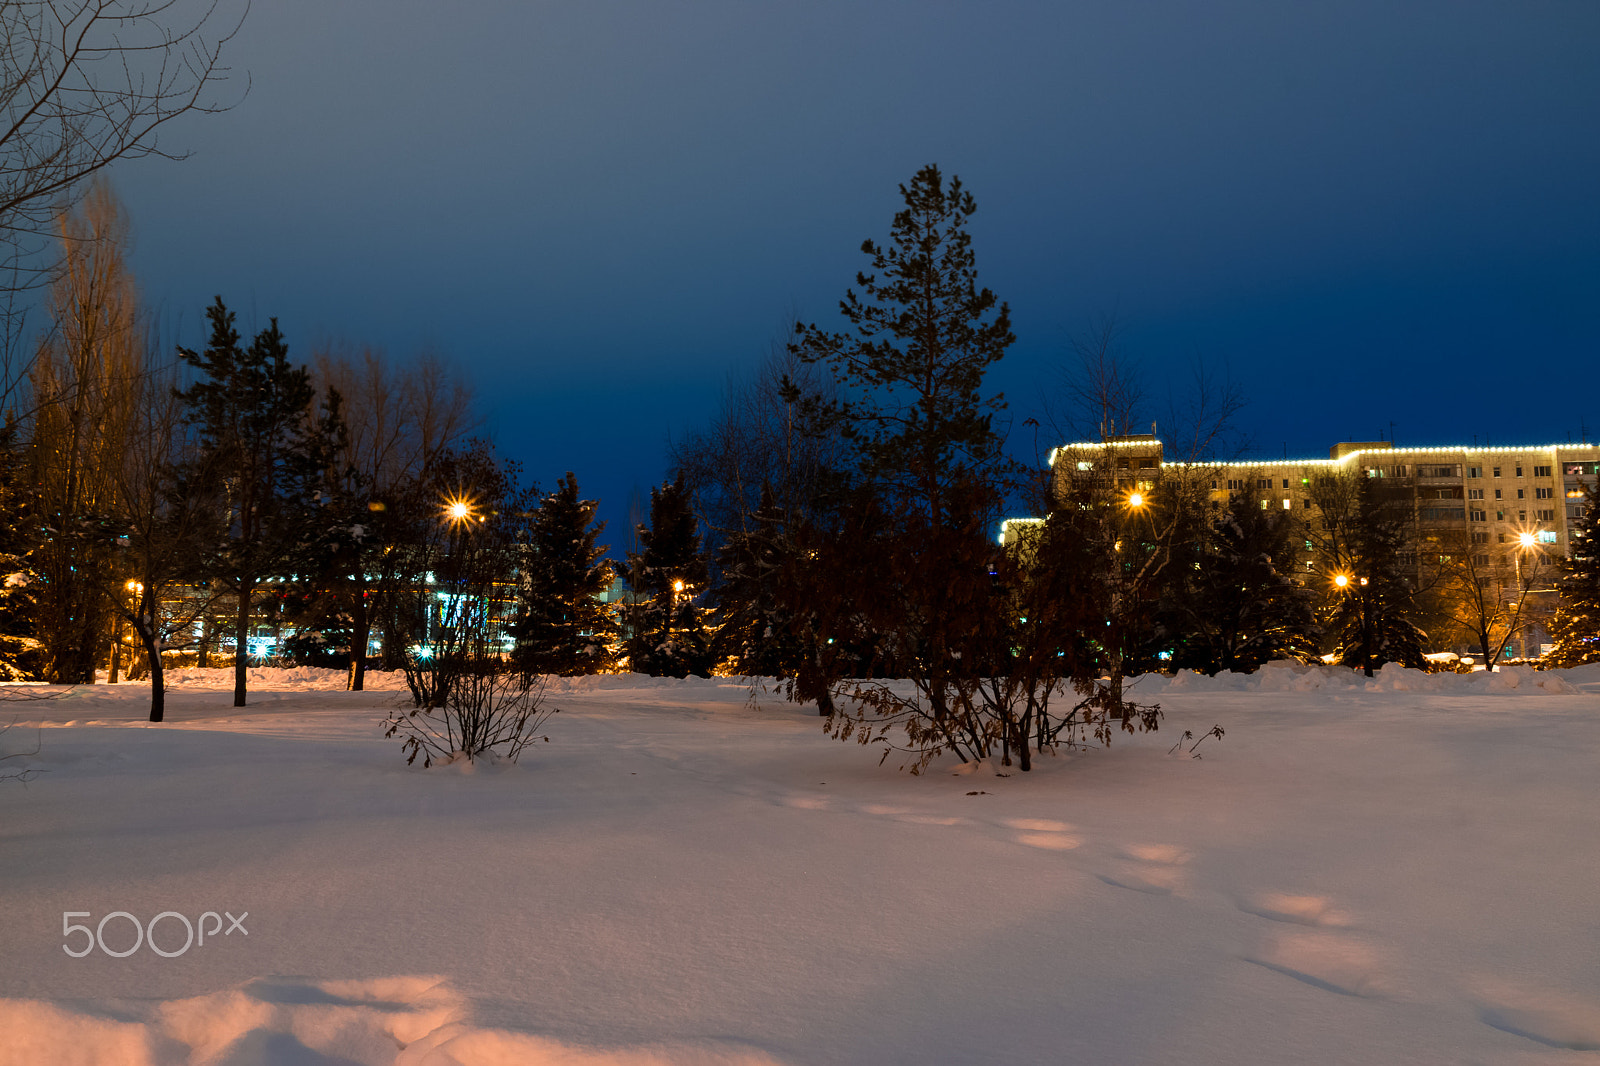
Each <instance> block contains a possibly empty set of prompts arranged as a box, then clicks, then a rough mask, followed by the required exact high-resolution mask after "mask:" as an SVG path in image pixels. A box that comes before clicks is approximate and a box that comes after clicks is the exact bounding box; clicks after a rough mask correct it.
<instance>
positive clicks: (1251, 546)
mask: <svg viewBox="0 0 1600 1066" xmlns="http://www.w3.org/2000/svg"><path fill="white" fill-rule="evenodd" d="M1296 532H1297V526H1296V523H1295V522H1294V520H1293V518H1292V517H1291V516H1290V515H1289V514H1288V513H1286V512H1284V511H1278V510H1270V509H1264V508H1261V507H1259V506H1255V501H1254V500H1251V499H1247V498H1245V497H1243V496H1236V497H1234V498H1233V500H1232V501H1231V502H1230V505H1229V509H1228V510H1227V511H1226V512H1225V513H1223V514H1222V516H1221V517H1219V518H1218V519H1217V520H1216V521H1215V522H1214V523H1212V525H1211V528H1210V529H1209V530H1208V531H1207V534H1206V536H1205V537H1204V539H1203V540H1202V541H1201V542H1200V543H1198V544H1196V545H1194V546H1193V547H1192V549H1191V550H1190V551H1189V552H1187V553H1184V554H1182V555H1180V556H1179V557H1176V558H1175V559H1174V565H1173V566H1172V567H1171V568H1170V571H1169V573H1170V574H1171V575H1172V578H1173V581H1172V582H1171V587H1169V588H1168V589H1167V590H1165V595H1164V596H1163V597H1162V599H1163V601H1164V602H1163V606H1162V611H1161V627H1162V629H1163V631H1164V637H1165V640H1166V642H1167V644H1168V645H1169V647H1170V648H1171V650H1172V653H1173V657H1172V665H1173V666H1176V667H1187V668H1189V669H1192V670H1198V671H1201V672H1202V673H1206V674H1216V673H1219V672H1221V671H1233V672H1236V673H1250V672H1252V671H1254V670H1256V669H1258V668H1259V667H1260V666H1262V665H1263V664H1265V663H1268V662H1271V661H1272V660H1274V659H1302V660H1306V659H1311V658H1314V657H1315V656H1316V651H1317V645H1316V634H1317V627H1316V621H1315V618H1314V616H1313V613H1312V602H1311V594H1310V593H1309V592H1308V591H1307V590H1306V589H1305V588H1303V587H1301V586H1299V585H1297V584H1295V582H1294V579H1293V578H1292V577H1291V576H1290V575H1291V574H1292V572H1293V568H1294V560H1295V555H1296V552H1295V546H1294V544H1293V542H1292V539H1291V538H1293V537H1294V536H1295V534H1296Z"/></svg>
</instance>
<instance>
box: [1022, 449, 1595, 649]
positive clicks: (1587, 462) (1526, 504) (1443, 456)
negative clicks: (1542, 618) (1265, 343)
mask: <svg viewBox="0 0 1600 1066" xmlns="http://www.w3.org/2000/svg"><path fill="white" fill-rule="evenodd" d="M1049 461H1050V465H1051V469H1052V471H1053V473H1054V479H1055V481H1056V484H1057V486H1058V489H1059V490H1060V491H1061V493H1062V496H1063V498H1065V496H1066V490H1067V489H1068V486H1069V485H1071V484H1072V483H1073V482H1074V481H1075V480H1079V479H1085V478H1087V479H1092V480H1093V481H1096V482H1098V483H1100V484H1101V485H1104V486H1109V487H1114V488H1115V489H1116V490H1117V491H1119V492H1121V493H1125V494H1126V495H1127V496H1128V498H1130V499H1133V498H1134V494H1136V493H1140V492H1145V491H1148V490H1150V489H1152V488H1154V486H1155V483H1156V480H1157V479H1158V478H1159V477H1161V476H1164V475H1172V474H1179V473H1181V474H1184V475H1187V476H1188V477H1190V478H1193V479H1196V480H1198V481H1199V485H1198V486H1197V488H1198V490H1199V491H1200V492H1202V493H1204V494H1205V495H1207V496H1208V497H1209V503H1210V506H1211V507H1212V508H1213V509H1215V510H1219V511H1220V510H1221V509H1222V508H1224V507H1226V506H1227V503H1228V500H1229V499H1231V498H1233V497H1235V496H1241V497H1243V498H1245V499H1248V500H1252V501H1254V502H1255V503H1257V504H1258V505H1259V506H1260V507H1262V508H1263V509H1272V510H1282V511H1288V512H1291V513H1293V514H1294V515H1295V516H1296V517H1297V518H1299V519H1300V520H1302V521H1304V522H1305V523H1306V525H1307V527H1308V536H1309V535H1310V530H1311V529H1314V528H1315V527H1316V526H1317V524H1318V523H1320V521H1321V513H1320V511H1319V510H1318V508H1317V504H1316V502H1315V499H1314V496H1313V492H1312V483H1313V479H1315V478H1316V477H1317V476H1318V475H1321V474H1328V473H1352V474H1355V475H1358V476H1363V477H1369V478H1383V479H1385V480H1386V481H1388V482H1390V485H1391V487H1392V488H1393V489H1395V490H1396V493H1395V495H1396V497H1397V498H1398V499H1399V500H1401V501H1404V500H1406V499H1408V498H1409V501H1410V506H1411V508H1412V512H1413V516H1414V522H1415V524H1414V527H1413V528H1414V531H1415V532H1414V545H1415V551H1414V555H1413V560H1414V562H1415V564H1416V565H1417V566H1418V574H1419V577H1420V576H1422V573H1423V570H1424V569H1425V564H1426V561H1427V557H1428V555H1429V553H1437V554H1439V555H1441V556H1443V555H1447V554H1449V555H1457V554H1461V553H1469V552H1470V553H1472V554H1473V556H1474V557H1475V559H1476V560H1477V561H1478V562H1479V563H1481V564H1482V565H1483V566H1484V567H1485V569H1483V570H1481V571H1474V573H1477V574H1480V575H1482V576H1479V577H1477V580H1478V583H1479V584H1480V585H1486V584H1489V583H1491V582H1499V583H1500V584H1502V585H1504V584H1509V579H1510V578H1511V577H1512V573H1511V571H1512V570H1516V571H1517V572H1516V575H1515V576H1516V577H1517V578H1519V579H1520V578H1523V577H1526V576H1527V574H1526V570H1525V569H1524V568H1525V567H1526V566H1527V565H1528V553H1529V552H1530V551H1537V552H1539V553H1540V554H1541V555H1542V556H1543V558H1542V559H1541V560H1539V562H1540V563H1546V564H1547V563H1548V562H1550V561H1553V560H1555V559H1558V558H1561V557H1564V556H1565V555H1567V554H1568V551H1569V545H1570V536H1571V530H1572V526H1573V523H1574V522H1575V520H1576V519H1577V518H1578V516H1579V515H1580V514H1581V513H1582V509H1583V503H1584V499H1583V498H1584V487H1585V485H1592V484H1594V483H1595V481H1596V480H1597V479H1600V445H1595V444H1571V443H1568V444H1542V445H1525V446H1519V447H1492V448H1491V447H1477V446H1466V445H1441V446H1438V447H1425V448H1398V447H1395V446H1394V444H1393V443H1392V442H1389V441H1346V442H1342V443H1339V444H1335V445H1334V446H1333V447H1332V448H1330V449H1329V451H1328V457H1327V458H1326V459H1323V458H1304V459H1302V458H1284V459H1258V460H1249V461H1245V462H1227V463H1207V462H1202V463H1181V462H1168V461H1167V459H1166V457H1165V455H1164V454H1163V445H1162V442H1161V441H1160V439H1159V438H1157V437H1156V436H1154V435H1153V434H1150V435H1137V436H1127V437H1117V438H1112V439H1109V440H1106V441H1100V442H1093V443H1078V444H1068V445H1064V446H1062V447H1060V448H1057V449H1055V450H1054V451H1053V452H1051V454H1050V459H1049ZM1030 521H1033V520H1028V519H1011V520H1008V521H1007V522H1005V523H1004V524H1003V525H1002V528H1001V534H1000V541H1001V543H1003V544H1007V543H1011V542H1013V541H1015V540H1016V539H1017V538H1018V537H1019V536H1020V535H1021V532H1022V530H1023V529H1024V528H1025V527H1026V524H1027V523H1028V522H1030ZM1524 538H1526V540H1525V539H1524ZM1502 546H1503V547H1502ZM1317 567H1318V560H1317V558H1316V553H1315V551H1314V550H1313V541H1312V540H1310V539H1308V540H1306V542H1305V547H1304V550H1303V551H1302V553H1301V557H1300V559H1299V562H1298V564H1297V569H1298V570H1299V572H1300V573H1301V574H1303V575H1304V579H1303V580H1304V581H1305V582H1306V583H1309V582H1310V581H1313V580H1316V578H1315V576H1314V575H1315V574H1316V572H1317ZM1498 569H1504V570H1506V571H1507V573H1506V574H1504V575H1499V574H1498ZM1539 572H1540V574H1541V576H1540V579H1539V581H1540V583H1541V584H1544V582H1545V581H1546V580H1547V579H1546V577H1545V575H1549V576H1553V572H1552V571H1551V570H1549V569H1547V568H1542V569H1541V570H1540V571H1539ZM1539 639H1540V638H1539V636H1538V635H1537V633H1535V634H1534V635H1531V636H1529V637H1527V638H1524V641H1523V642H1520V643H1521V646H1522V648H1523V654H1537V650H1535V649H1537V647H1538V641H1539Z"/></svg>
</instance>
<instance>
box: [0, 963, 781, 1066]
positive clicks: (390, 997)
mask: <svg viewBox="0 0 1600 1066" xmlns="http://www.w3.org/2000/svg"><path fill="white" fill-rule="evenodd" d="M113 1010H115V1011H116V1013H117V1014H120V1015H121V1016H120V1017H116V1016H111V1014H109V1013H108V1012H107V1011H105V1010H93V1009H86V1008H83V1007H75V1006H62V1005H59V1004H54V1003H49V1002H44V1001H40V1000H0V1066H41V1064H46V1063H48V1064H50V1066H78V1064H84V1066H91V1064H115V1066H160V1064H169V1063H185V1064H191V1066H224V1064H227V1066H233V1064H238V1066H244V1064H246V1063H251V1064H254V1063H260V1064H263V1066H270V1064H283V1066H300V1064H307V1063H316V1064H323V1063H330V1064H331V1063H340V1064H346V1063H359V1064H361V1066H775V1064H776V1060H774V1059H772V1058H770V1057H769V1056H767V1055H765V1054H762V1053H760V1052H757V1051H752V1050H746V1049H741V1048H737V1047H733V1046H729V1045H726V1044H719V1043H716V1042H703V1043H697V1044H689V1043H677V1044H658V1045H653V1046H645V1047H636V1048H594V1047H583V1046H579V1045H573V1044H567V1043H563V1042H561V1041H558V1040H553V1039H549V1038H545V1037H539V1036H533V1035H530V1034H527V1033H516V1032H509V1031H506V1030H502V1029H493V1028H484V1027H480V1026H476V1025H473V1024H472V1023H471V1021H470V1015H469V1011H468V1010H467V1006H466V1000H465V999H464V998H463V997H462V996H461V995H460V994H459V993H457V992H456V991H455V990H454V989H452V988H451V987H450V983H449V982H448V981H447V980H445V979H444V978H442V977H438V976H404V977H388V978H376V979H369V980H364V981H320V980H315V979H311V978H302V977H274V978H260V979H256V980H252V981H247V982H245V983H244V984H241V985H239V986H238V987H236V988H232V989H228V990H226V991H223V992H216V993H212V994H210V995H205V996H195V997H192V998H188V999H178V1000H168V1001H166V1002H155V1003H149V1002H144V1003H137V1002H135V1003H127V1002H124V1003H122V1004H119V1005H117V1007H116V1008H113Z"/></svg>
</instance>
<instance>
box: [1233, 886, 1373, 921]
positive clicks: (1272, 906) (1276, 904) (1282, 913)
mask: <svg viewBox="0 0 1600 1066" xmlns="http://www.w3.org/2000/svg"><path fill="white" fill-rule="evenodd" d="M1239 909H1240V910H1242V911H1244V912H1245V913H1246V914H1254V915H1255V916H1256V917H1258V918H1267V919H1269V920H1271V921H1274V922H1288V923H1289V924H1291V925H1311V926H1320V927H1323V928H1333V929H1343V928H1345V927H1347V926H1349V925H1350V924H1351V921H1350V916H1349V915H1348V914H1346V913H1345V912H1343V911H1341V910H1338V909H1336V908H1335V907H1334V905H1333V901H1332V900H1330V899H1328V898H1327V897H1326V896H1291V895H1287V894H1285V893H1282V892H1262V893H1258V894H1257V895H1254V896H1251V897H1249V898H1248V899H1246V900H1244V901H1243V902H1241V903H1240V904H1239Z"/></svg>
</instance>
